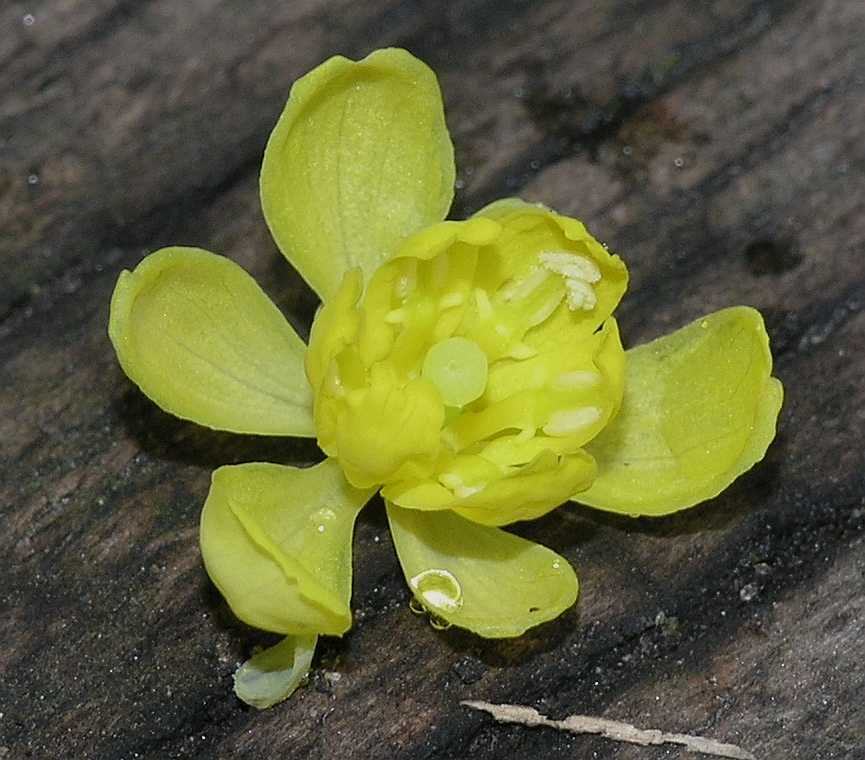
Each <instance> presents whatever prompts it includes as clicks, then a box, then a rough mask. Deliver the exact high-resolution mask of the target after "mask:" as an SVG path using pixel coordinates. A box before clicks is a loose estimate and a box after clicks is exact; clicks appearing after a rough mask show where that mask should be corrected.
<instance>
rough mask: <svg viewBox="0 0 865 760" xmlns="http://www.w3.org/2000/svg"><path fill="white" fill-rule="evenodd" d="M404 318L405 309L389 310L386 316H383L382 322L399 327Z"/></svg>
mask: <svg viewBox="0 0 865 760" xmlns="http://www.w3.org/2000/svg"><path fill="white" fill-rule="evenodd" d="M405 318H406V310H405V309H391V310H390V311H389V312H388V313H387V314H385V315H384V321H385V322H387V323H388V324H389V325H401V324H402V323H403V322H405Z"/></svg>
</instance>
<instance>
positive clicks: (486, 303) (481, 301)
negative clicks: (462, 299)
mask: <svg viewBox="0 0 865 760" xmlns="http://www.w3.org/2000/svg"><path fill="white" fill-rule="evenodd" d="M475 303H476V304H477V305H478V314H480V317H481V319H489V318H490V317H491V316H492V313H493V305H492V304H491V303H490V297H489V296H488V295H487V293H486V291H485V290H483V289H482V288H475Z"/></svg>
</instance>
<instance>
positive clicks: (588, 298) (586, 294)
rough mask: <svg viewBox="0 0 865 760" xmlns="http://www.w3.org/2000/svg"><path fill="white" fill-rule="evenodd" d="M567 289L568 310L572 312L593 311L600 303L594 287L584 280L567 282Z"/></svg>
mask: <svg viewBox="0 0 865 760" xmlns="http://www.w3.org/2000/svg"><path fill="white" fill-rule="evenodd" d="M565 287H566V288H567V290H568V308H569V309H570V310H571V311H576V310H577V309H582V310H583V311H591V310H592V309H594V308H595V305H596V304H597V303H598V297H597V296H596V295H595V291H594V290H592V286H591V285H589V284H588V283H586V282H583V281H582V280H565Z"/></svg>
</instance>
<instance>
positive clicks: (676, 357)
mask: <svg viewBox="0 0 865 760" xmlns="http://www.w3.org/2000/svg"><path fill="white" fill-rule="evenodd" d="M771 372H772V355H771V353H770V351H769V338H768V336H767V335H766V330H765V327H764V325H763V318H762V317H761V316H760V313H759V312H757V311H755V310H754V309H751V308H748V307H745V306H737V307H733V308H730V309H724V310H722V311H718V312H715V313H714V314H710V315H708V316H707V317H704V318H703V319H699V320H697V321H696V322H693V323H692V324H690V325H688V326H687V327H684V328H682V329H681V330H678V331H676V332H674V333H671V334H670V335H667V336H664V337H662V338H658V339H657V340H654V341H652V342H651V343H648V344H646V345H644V346H639V347H638V348H635V349H632V350H630V351H628V352H627V353H626V363H625V373H626V376H625V394H624V400H623V402H622V408H621V411H620V412H619V414H618V416H617V417H616V418H615V419H614V420H613V421H612V422H611V423H610V425H609V426H608V427H607V428H606V429H605V430H604V431H603V432H602V433H601V434H600V435H599V436H598V437H597V438H596V439H595V440H593V441H592V442H591V443H590V444H589V445H588V447H587V450H588V452H589V453H590V454H592V455H593V456H594V457H595V459H596V460H597V463H598V477H597V479H596V480H595V482H594V484H593V485H592V487H591V488H589V489H588V490H587V491H583V492H582V493H580V494H578V495H576V496H574V497H573V499H574V500H575V501H578V502H581V503H583V504H588V505H589V506H592V507H597V508H598V509H606V510H609V511H611V512H620V513H624V514H630V515H634V516H638V515H664V514H668V513H670V512H676V511H678V510H680V509H685V508H686V507H690V506H693V505H694V504H698V503H699V502H701V501H705V500H706V499H710V498H712V497H713V496H716V495H717V494H719V493H720V492H721V491H723V490H724V489H725V488H726V487H727V486H728V485H730V483H732V482H733V480H735V479H736V478H737V477H738V476H739V475H741V474H742V473H743V472H745V471H747V470H749V469H750V468H751V467H752V466H753V465H754V464H756V463H757V462H759V461H760V460H761V459H762V458H763V455H764V454H765V452H766V449H767V447H768V446H769V444H770V443H771V441H772V439H773V438H774V437H775V423H776V420H777V417H778V412H779V410H780V408H781V401H782V398H783V388H782V386H781V383H780V382H779V381H778V380H777V379H775V378H774V377H771Z"/></svg>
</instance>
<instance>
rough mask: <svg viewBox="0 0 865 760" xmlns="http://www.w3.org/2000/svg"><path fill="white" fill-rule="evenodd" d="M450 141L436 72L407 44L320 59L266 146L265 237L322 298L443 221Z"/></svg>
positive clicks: (449, 192)
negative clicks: (357, 57) (356, 56)
mask: <svg viewBox="0 0 865 760" xmlns="http://www.w3.org/2000/svg"><path fill="white" fill-rule="evenodd" d="M454 174H455V172H454V160H453V146H452V145H451V141H450V137H449V136H448V132H447V127H446V126H445V121H444V111H443V108H442V101H441V93H440V92H439V87H438V83H437V81H436V77H435V74H433V72H432V71H431V70H430V69H429V68H428V67H427V66H426V65H425V64H424V63H422V62H421V61H419V60H418V59H417V58H415V57H414V56H412V55H411V54H410V53H408V52H406V51H405V50H398V49H388V50H378V51H376V52H374V53H372V54H371V55H369V56H367V57H366V58H364V59H363V60H362V61H357V62H355V61H350V60H348V59H346V58H343V57H341V56H336V57H334V58H331V59H329V60H328V61H325V62H324V63H323V64H322V65H321V66H318V67H317V68H315V69H313V70H312V71H311V72H310V73H308V74H307V75H306V76H304V77H302V78H301V79H299V80H297V82H295V84H294V86H293V87H292V88H291V95H290V96H289V100H288V103H287V104H286V106H285V110H284V111H283V113H282V116H280V118H279V121H278V122H277V125H276V127H275V128H274V130H273V133H272V134H271V136H270V140H269V141H268V144H267V150H266V151H265V154H264V163H263V165H262V168H261V202H262V207H263V209H264V215H265V218H266V219H267V223H268V225H269V227H270V230H271V232H272V233H273V237H274V239H275V240H276V242H277V244H278V245H279V247H280V249H281V250H282V252H283V253H284V254H285V256H286V257H287V258H288V259H289V261H291V263H292V264H294V266H295V267H297V269H298V271H300V273H301V274H302V275H303V277H304V278H305V279H306V281H307V282H308V283H309V284H310V285H311V286H312V287H313V288H314V289H315V290H316V292H317V293H318V294H319V295H320V296H321V297H322V299H323V300H327V299H328V298H329V297H330V296H331V295H332V294H333V293H334V292H335V291H336V288H337V286H338V285H339V283H340V281H341V280H342V276H343V274H344V273H345V272H346V271H347V270H349V269H351V268H353V267H361V268H362V269H363V270H364V274H365V278H368V277H369V276H370V275H371V274H372V272H373V271H374V269H375V268H376V267H377V266H378V265H379V264H381V263H382V261H384V260H385V259H386V258H388V257H389V256H390V255H391V254H392V253H393V250H394V248H395V245H396V243H397V241H398V240H399V239H400V238H402V237H404V236H406V235H409V234H411V233H412V232H415V231H416V230H418V229H420V228H421V227H424V226H426V225H428V224H432V223H434V222H438V221H441V220H442V219H443V218H444V216H445V214H446V213H447V210H448V208H449V207H450V203H451V200H452V198H453V185H454Z"/></svg>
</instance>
